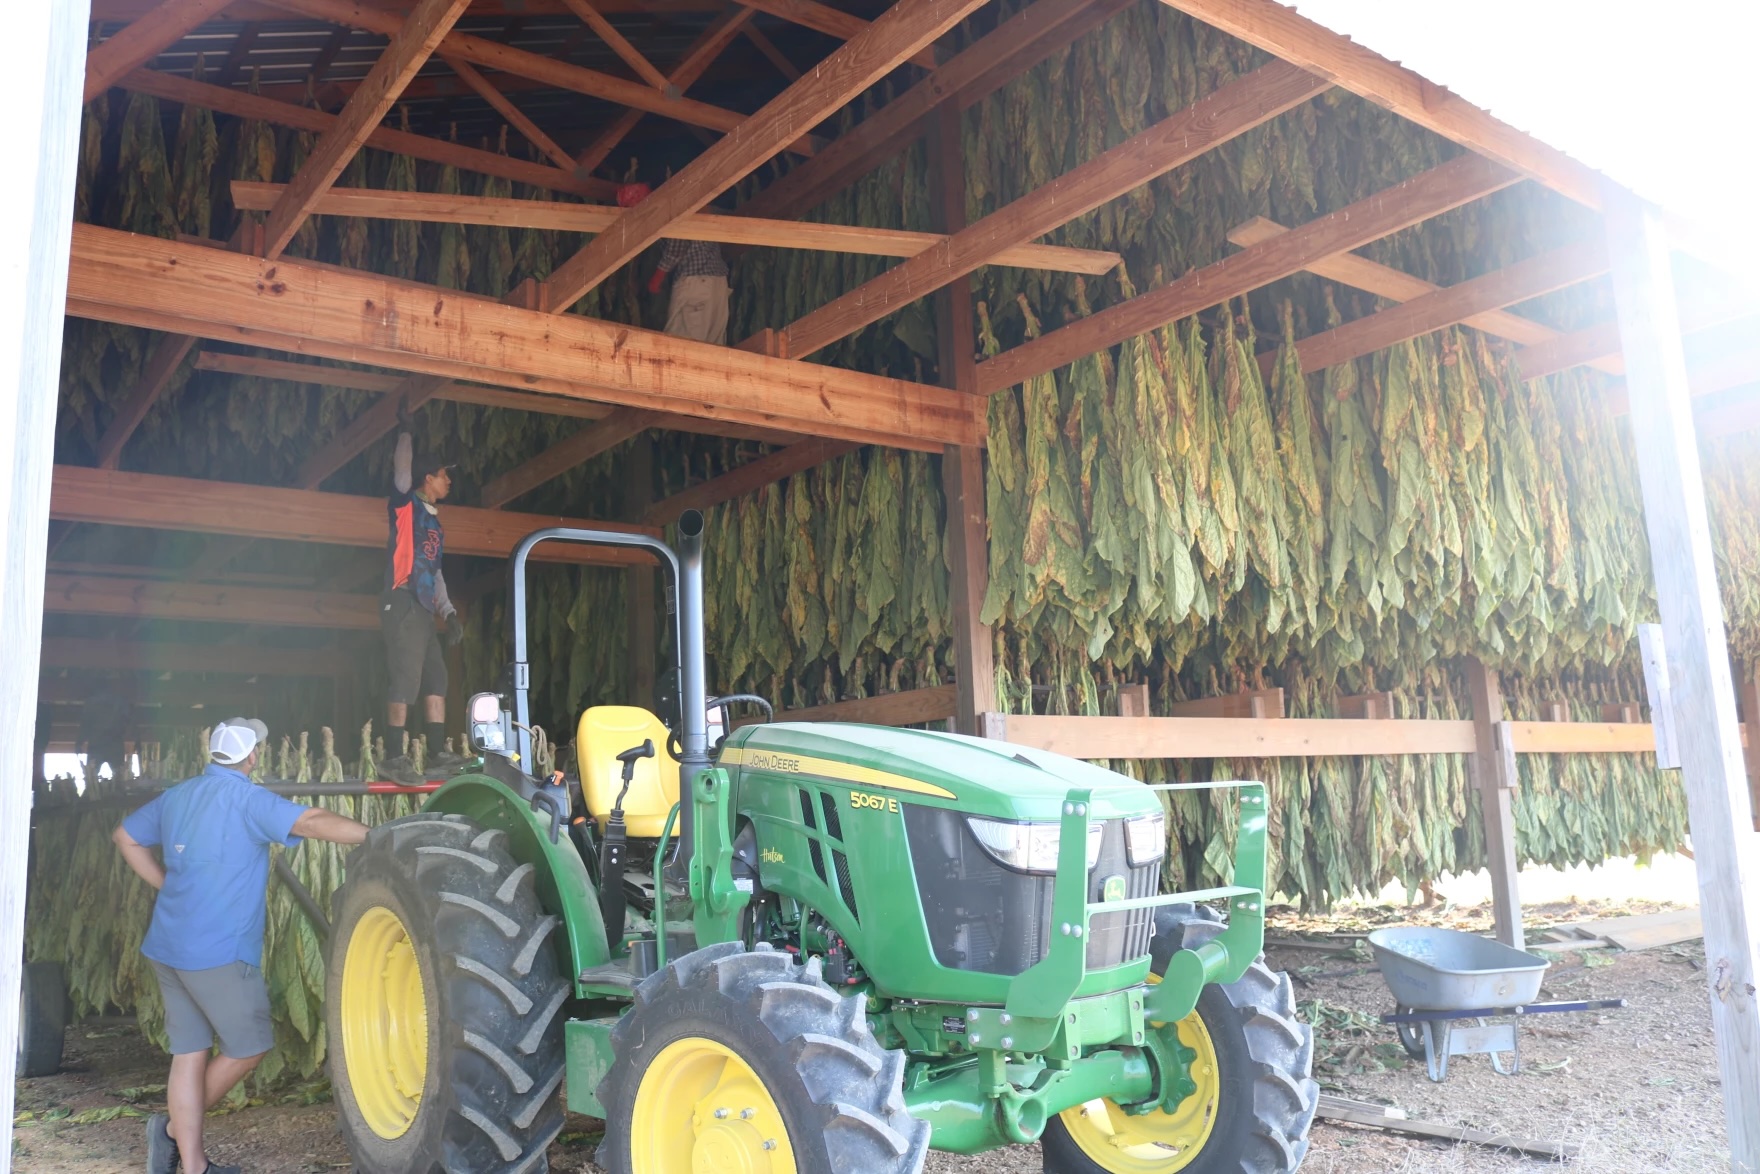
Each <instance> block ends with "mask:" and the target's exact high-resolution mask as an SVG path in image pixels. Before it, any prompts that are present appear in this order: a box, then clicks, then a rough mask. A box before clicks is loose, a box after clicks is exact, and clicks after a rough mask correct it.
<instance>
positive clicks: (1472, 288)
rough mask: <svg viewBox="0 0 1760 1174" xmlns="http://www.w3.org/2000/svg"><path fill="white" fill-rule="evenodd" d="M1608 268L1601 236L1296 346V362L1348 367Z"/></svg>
mask: <svg viewBox="0 0 1760 1174" xmlns="http://www.w3.org/2000/svg"><path fill="white" fill-rule="evenodd" d="M1607 267H1608V261H1607V245H1606V242H1604V241H1603V240H1602V239H1601V238H1600V237H1599V236H1596V237H1593V238H1591V239H1590V240H1587V241H1582V242H1579V243H1576V244H1570V245H1565V246H1563V247H1561V248H1558V249H1554V250H1553V251H1551V252H1549V253H1544V254H1541V255H1540V256H1538V257H1530V258H1528V259H1527V260H1525V261H1518V262H1516V263H1515V264H1513V265H1510V266H1507V267H1506V268H1503V269H1498V270H1494V271H1492V272H1490V273H1487V274H1484V275H1483V276H1480V277H1475V278H1473V279H1472V280H1470V281H1463V282H1461V283H1460V284H1458V285H1451V286H1449V287H1448V288H1446V289H1439V290H1437V291H1435V292H1434V293H1427V294H1424V295H1423V296H1422V297H1416V298H1413V299H1412V300H1411V301H1409V302H1402V303H1401V304H1399V305H1397V306H1393V307H1391V308H1389V309H1386V310H1382V311H1381V312H1379V313H1376V314H1370V315H1369V316H1368V317H1366V318H1358V319H1357V320H1355V321H1354V322H1347V323H1345V324H1344V325H1342V326H1338V327H1335V328H1334V329H1332V330H1327V331H1324V332H1322V333H1320V334H1315V335H1311V336H1309V337H1308V338H1304V339H1302V340H1301V341H1300V342H1298V343H1297V344H1296V357H1297V359H1298V360H1300V362H1301V365H1302V370H1304V371H1319V370H1323V369H1324V368H1327V367H1332V366H1336V365H1337V364H1339V363H1348V362H1349V361H1350V360H1352V359H1355V358H1360V357H1361V356H1363V355H1368V354H1373V353H1374V352H1376V351H1378V350H1381V349H1383V348H1385V347H1390V346H1392V345H1394V344H1395V343H1398V342H1404V341H1405V340H1406V339H1409V338H1417V337H1418V336H1419V335H1424V334H1429V333H1431V332H1432V331H1436V330H1442V329H1444V328H1445V327H1449V326H1454V325H1457V324H1458V323H1461V322H1465V321H1466V320H1467V319H1469V318H1472V317H1473V316H1475V315H1477V314H1483V313H1486V312H1488V311H1492V310H1498V309H1502V308H1503V307H1504V306H1513V305H1515V304H1516V303H1517V302H1525V301H1527V300H1528V299H1529V298H1536V297H1539V296H1540V295H1541V294H1546V293H1551V292H1553V291H1554V290H1558V289H1563V288H1565V287H1566V286H1571V285H1575V284H1577V283H1578V282H1581V281H1587V280H1589V279H1590V278H1592V277H1599V276H1600V275H1601V274H1603V273H1606V272H1607Z"/></svg>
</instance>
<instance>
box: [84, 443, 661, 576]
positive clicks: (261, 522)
mask: <svg viewBox="0 0 1760 1174" xmlns="http://www.w3.org/2000/svg"><path fill="white" fill-rule="evenodd" d="M49 509H50V513H51V516H53V517H56V518H62V519H65V520H67V521H71V522H91V523H96V524H100V525H112V526H138V527H141V528H144V529H150V530H181V531H187V532H192V533H198V534H234V535H238V536H240V537H244V538H274V539H280V540H284V541H288V542H319V543H328V544H331V545H334V546H365V547H371V548H373V549H383V548H384V546H385V499H384V498H383V497H364V496H363V497H356V496H352V495H349V494H343V493H318V492H315V491H313V490H309V489H276V488H271V487H269V486H263V485H242V484H238V483H236V482H230V481H203V480H200V479H197V478H194V477H161V476H157V475H154V474H151V473H120V472H112V471H109V470H104V469H87V468H82V467H79V466H75V465H57V466H55V484H54V489H53V491H52V492H51V494H50V497H49ZM441 518H442V520H444V521H445V523H446V550H447V553H448V554H478V555H484V556H487V557H490V558H505V557H506V556H507V555H509V554H512V553H513V548H514V547H515V546H517V545H518V544H519V541H520V539H522V538H524V537H525V536H526V535H527V534H530V533H531V532H532V531H533V530H540V529H543V528H544V527H546V526H587V527H597V528H599V529H602V530H630V531H633V532H637V533H647V534H652V533H655V531H653V530H652V529H649V528H647V527H643V526H632V525H627V524H624V523H621V522H602V521H587V520H584V519H580V518H564V517H556V516H552V515H549V514H516V513H510V512H508V511H505V510H485V509H476V508H473V507H471V506H455V505H447V506H442V507H441ZM532 557H533V558H534V559H537V560H540V561H545V562H571V563H588V564H593V565H600V566H636V565H642V564H646V563H648V562H649V561H651V556H649V555H647V554H646V553H644V552H642V551H638V550H626V549H622V548H616V547H600V546H580V545H573V544H563V543H559V542H551V543H545V544H544V545H542V546H540V547H539V548H538V549H537V551H536V552H535V553H534V554H533V555H532Z"/></svg>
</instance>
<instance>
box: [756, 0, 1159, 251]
mask: <svg viewBox="0 0 1760 1174" xmlns="http://www.w3.org/2000/svg"><path fill="white" fill-rule="evenodd" d="M1130 2H1131V0H1037V2H1036V3H1034V4H1032V5H1030V6H1028V7H1027V8H1026V9H1025V10H1023V11H1022V12H1020V13H1018V14H1016V15H1015V16H1013V17H1010V18H1009V19H1008V20H1007V21H1005V22H1003V24H1002V25H1000V26H999V27H998V28H997V29H996V31H994V32H992V33H991V34H990V35H989V36H987V37H984V38H982V39H981V40H979V41H977V42H976V43H974V44H972V45H970V46H968V47H967V48H966V49H964V50H963V51H961V52H960V53H958V54H957V55H955V56H954V57H952V58H950V59H949V60H948V61H947V63H946V64H945V65H942V66H940V67H939V68H937V69H936V70H935V71H934V72H933V73H931V74H930V75H929V76H928V77H926V78H924V79H923V80H922V81H920V82H918V83H917V84H916V85H914V86H912V87H911V88H910V89H908V90H906V91H905V92H904V93H902V94H900V95H899V96H898V97H896V98H894V99H893V100H892V101H890V102H888V103H887V104H886V105H885V106H882V107H881V108H880V109H879V110H877V111H875V112H874V113H873V114H870V115H869V116H868V117H867V118H865V119H863V120H862V121H861V122H858V123H857V124H856V125H855V126H853V127H851V128H850V129H849V130H847V131H845V132H844V133H843V134H842V135H840V136H839V137H838V138H836V139H835V140H833V141H832V142H831V143H830V144H829V145H827V146H825V147H824V148H822V149H821V150H819V151H818V152H816V153H815V154H814V156H813V157H812V158H811V159H808V160H806V161H805V162H803V163H800V164H798V165H797V166H795V167H794V168H793V169H792V170H790V171H789V172H788V174H786V175H784V176H782V177H781V178H780V179H778V180H776V181H775V182H774V183H772V184H770V186H769V187H767V188H765V189H764V190H763V191H761V192H759V193H758V194H757V195H756V196H754V197H752V198H751V199H750V200H748V201H746V203H745V204H743V205H742V206H741V207H740V209H739V212H740V215H742V216H744V215H751V216H780V217H788V216H801V215H804V214H805V213H807V212H809V211H811V210H812V209H813V208H814V207H816V206H817V205H819V204H821V203H823V202H824V201H825V200H827V199H829V198H830V197H831V196H833V195H835V194H836V193H837V192H839V191H842V190H843V189H844V188H846V187H848V186H849V185H850V184H852V183H854V182H855V181H856V180H858V179H860V178H861V177H862V176H864V175H866V174H868V173H869V172H870V171H873V170H874V169H875V168H876V167H879V166H880V165H882V164H883V163H885V162H886V161H887V160H889V159H891V158H892V157H893V156H894V155H896V154H898V152H899V151H900V150H902V149H903V148H904V147H905V145H906V144H908V143H910V142H911V141H912V140H914V139H915V138H916V137H917V136H918V135H919V134H920V133H922V130H923V128H924V126H925V124H926V120H927V119H928V117H929V115H930V114H932V113H933V112H934V111H935V110H936V108H937V107H939V106H941V105H942V104H944V103H947V104H952V105H954V106H955V107H956V108H964V107H967V106H970V105H973V104H975V103H976V102H979V101H981V100H982V99H984V98H985V97H987V96H988V95H989V94H991V93H994V92H995V91H996V90H997V89H1000V88H1001V87H1002V86H1003V85H1005V84H1007V83H1008V82H1009V81H1011V80H1013V79H1014V78H1015V77H1018V76H1020V75H1021V74H1023V73H1025V72H1026V71H1027V70H1029V69H1031V68H1032V67H1033V66H1035V65H1037V64H1038V63H1039V62H1040V61H1043V60H1044V59H1045V58H1046V57H1049V56H1050V55H1051V54H1052V53H1054V52H1056V51H1058V50H1059V49H1061V48H1064V47H1066V46H1067V45H1068V44H1069V43H1070V42H1071V41H1073V40H1074V39H1075V38H1077V37H1079V36H1081V35H1082V34H1083V33H1085V32H1088V31H1089V30H1091V29H1093V28H1097V27H1098V26H1099V25H1101V24H1102V23H1104V22H1105V21H1106V20H1108V19H1109V18H1110V17H1111V16H1113V15H1114V14H1115V13H1117V12H1120V11H1122V10H1123V9H1124V8H1126V7H1127V6H1128V5H1129V4H1130Z"/></svg>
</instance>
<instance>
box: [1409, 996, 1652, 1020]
mask: <svg viewBox="0 0 1760 1174" xmlns="http://www.w3.org/2000/svg"><path fill="white" fill-rule="evenodd" d="M1625 1005H1626V1001H1625V1000H1624V999H1579V1000H1576V1001H1574V1002H1564V1003H1528V1004H1526V1005H1524V1006H1521V1007H1473V1008H1469V1009H1467V1010H1463V1011H1400V1012H1397V1013H1394V1014H1391V1015H1383V1016H1382V1017H1381V1022H1383V1023H1433V1022H1436V1021H1438V1020H1443V1019H1490V1018H1491V1017H1492V1016H1494V1015H1546V1014H1549V1013H1551V1012H1554V1011H1613V1010H1617V1009H1619V1008H1621V1007H1624V1006H1625Z"/></svg>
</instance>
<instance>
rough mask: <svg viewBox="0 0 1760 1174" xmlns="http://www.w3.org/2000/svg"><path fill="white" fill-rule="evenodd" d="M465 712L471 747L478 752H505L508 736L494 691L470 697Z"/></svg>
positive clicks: (504, 714)
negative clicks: (469, 730) (468, 720)
mask: <svg viewBox="0 0 1760 1174" xmlns="http://www.w3.org/2000/svg"><path fill="white" fill-rule="evenodd" d="M466 712H467V713H468V715H469V717H470V726H471V749H472V750H475V751H476V752H477V753H479V754H506V753H507V747H508V744H509V742H510V738H509V736H508V734H509V731H508V728H507V714H506V713H505V712H504V711H503V710H502V708H501V698H500V697H499V696H498V695H496V694H494V693H478V694H476V695H475V696H474V697H472V698H471V702H470V706H469V708H468V709H467V711H466Z"/></svg>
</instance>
